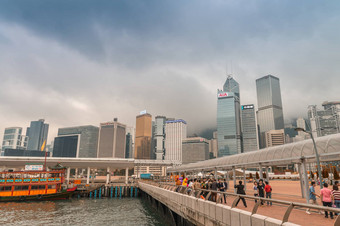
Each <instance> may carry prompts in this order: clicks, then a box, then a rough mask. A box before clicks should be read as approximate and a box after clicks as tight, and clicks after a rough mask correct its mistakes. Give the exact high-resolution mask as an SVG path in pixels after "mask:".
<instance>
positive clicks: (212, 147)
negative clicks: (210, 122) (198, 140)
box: [209, 131, 218, 159]
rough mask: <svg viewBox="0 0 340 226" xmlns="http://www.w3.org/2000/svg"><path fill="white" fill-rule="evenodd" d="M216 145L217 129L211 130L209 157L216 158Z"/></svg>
mask: <svg viewBox="0 0 340 226" xmlns="http://www.w3.org/2000/svg"><path fill="white" fill-rule="evenodd" d="M217 156H218V147H217V131H214V132H213V138H212V139H211V140H209V159H213V158H217Z"/></svg>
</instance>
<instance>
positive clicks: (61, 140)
mask: <svg viewBox="0 0 340 226" xmlns="http://www.w3.org/2000/svg"><path fill="white" fill-rule="evenodd" d="M98 133H99V128H98V127H96V126H76V127H68V128H60V129H58V137H56V138H54V144H53V157H72V158H96V157H97V148H98Z"/></svg>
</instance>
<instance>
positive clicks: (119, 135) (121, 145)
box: [97, 118, 126, 158]
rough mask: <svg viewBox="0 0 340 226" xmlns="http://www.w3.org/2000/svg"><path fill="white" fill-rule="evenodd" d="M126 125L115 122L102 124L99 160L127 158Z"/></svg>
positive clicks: (116, 120) (115, 119)
mask: <svg viewBox="0 0 340 226" xmlns="http://www.w3.org/2000/svg"><path fill="white" fill-rule="evenodd" d="M125 148H126V125H124V124H122V123H119V122H118V119H117V118H114V119H113V122H105V123H100V128H99V139H98V152H97V157H98V158H125Z"/></svg>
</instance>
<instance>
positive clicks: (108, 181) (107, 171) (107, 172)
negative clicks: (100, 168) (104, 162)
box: [106, 167, 111, 184]
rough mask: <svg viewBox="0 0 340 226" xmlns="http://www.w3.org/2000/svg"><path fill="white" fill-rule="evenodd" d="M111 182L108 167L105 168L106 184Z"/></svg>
mask: <svg viewBox="0 0 340 226" xmlns="http://www.w3.org/2000/svg"><path fill="white" fill-rule="evenodd" d="M110 182H111V174H110V167H107V168H106V184H109V183H110Z"/></svg>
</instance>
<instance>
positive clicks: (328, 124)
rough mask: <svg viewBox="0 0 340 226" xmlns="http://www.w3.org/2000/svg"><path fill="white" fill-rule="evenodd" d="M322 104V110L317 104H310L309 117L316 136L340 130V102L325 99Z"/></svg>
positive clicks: (312, 130)
mask: <svg viewBox="0 0 340 226" xmlns="http://www.w3.org/2000/svg"><path fill="white" fill-rule="evenodd" d="M322 106H323V107H324V109H322V110H321V109H318V108H317V106H316V105H311V106H308V118H309V121H310V126H311V132H312V133H313V136H314V137H321V136H326V135H330V134H335V133H339V132H340V102H336V101H333V102H328V101H325V102H323V103H322Z"/></svg>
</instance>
